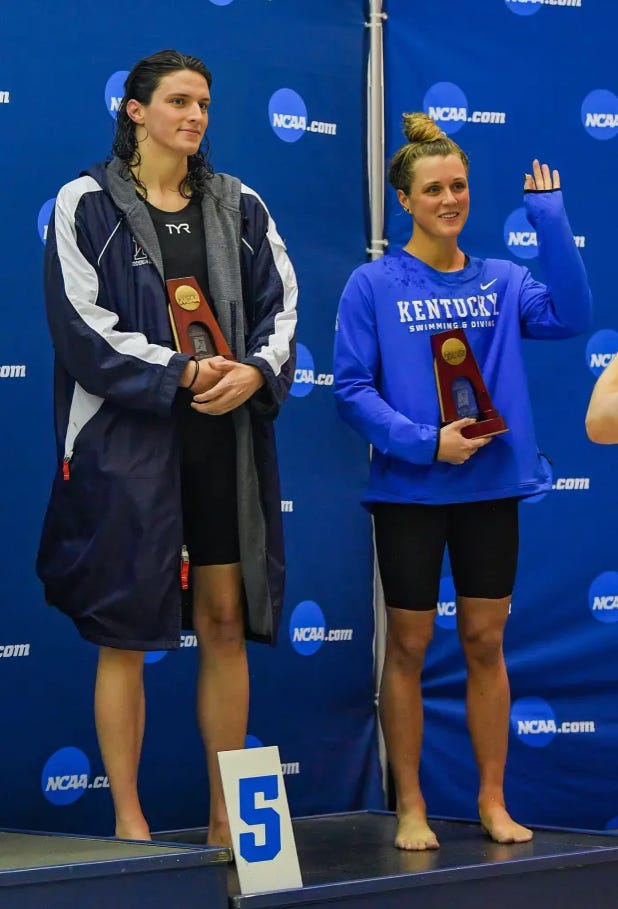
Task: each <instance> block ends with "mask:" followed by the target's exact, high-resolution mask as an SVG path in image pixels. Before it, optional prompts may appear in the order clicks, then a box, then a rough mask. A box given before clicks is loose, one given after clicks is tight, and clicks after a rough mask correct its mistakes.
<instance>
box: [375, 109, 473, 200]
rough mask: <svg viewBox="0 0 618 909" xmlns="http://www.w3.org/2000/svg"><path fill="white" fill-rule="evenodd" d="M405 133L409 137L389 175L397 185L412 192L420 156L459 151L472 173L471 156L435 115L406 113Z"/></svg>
mask: <svg viewBox="0 0 618 909" xmlns="http://www.w3.org/2000/svg"><path fill="white" fill-rule="evenodd" d="M403 133H404V135H405V137H406V139H407V140H408V141H407V142H406V143H405V145H402V146H401V148H400V149H398V151H396V152H395V154H394V155H393V157H392V158H391V163H390V168H389V172H388V179H389V181H390V184H391V186H392V187H393V188H394V189H401V190H403V192H404V193H405V194H406V195H408V193H409V192H410V189H411V187H412V183H413V181H414V165H415V164H416V162H417V161H418V160H419V158H430V157H432V156H434V155H440V156H441V157H443V158H446V157H447V156H448V155H455V156H456V157H457V158H459V160H460V161H461V162H462V164H463V166H464V167H465V169H466V174H467V173H468V167H469V163H468V156H467V155H466V153H465V152H464V151H463V150H462V149H461V148H460V147H459V145H457V143H456V142H453V140H452V139H449V137H448V136H447V135H446V133H445V132H444V131H443V130H441V129H440V127H439V126H438V125H437V123H435V121H434V120H432V119H431V117H428V116H427V114H423V113H421V112H420V111H415V112H414V113H412V114H404V115H403Z"/></svg>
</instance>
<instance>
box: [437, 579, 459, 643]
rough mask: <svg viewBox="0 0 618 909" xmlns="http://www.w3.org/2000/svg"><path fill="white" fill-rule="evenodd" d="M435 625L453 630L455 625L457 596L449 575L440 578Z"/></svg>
mask: <svg viewBox="0 0 618 909" xmlns="http://www.w3.org/2000/svg"><path fill="white" fill-rule="evenodd" d="M436 625H439V626H440V628H445V629H446V630H447V631H453V630H454V629H455V628H456V627H457V598H456V595H455V585H454V583H453V579H452V578H451V577H446V578H442V580H441V581H440V593H439V594H438V610H437V612H436Z"/></svg>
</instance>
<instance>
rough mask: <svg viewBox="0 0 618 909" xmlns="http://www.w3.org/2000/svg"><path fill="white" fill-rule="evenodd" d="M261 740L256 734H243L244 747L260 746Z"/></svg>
mask: <svg viewBox="0 0 618 909" xmlns="http://www.w3.org/2000/svg"><path fill="white" fill-rule="evenodd" d="M262 747H263V745H262V742H261V741H260V740H259V739H258V737H257V735H246V736H245V748H262Z"/></svg>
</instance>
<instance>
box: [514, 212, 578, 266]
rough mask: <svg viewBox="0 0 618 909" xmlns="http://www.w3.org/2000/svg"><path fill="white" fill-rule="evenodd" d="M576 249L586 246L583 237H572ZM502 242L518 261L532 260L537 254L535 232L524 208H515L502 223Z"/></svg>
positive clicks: (537, 247)
mask: <svg viewBox="0 0 618 909" xmlns="http://www.w3.org/2000/svg"><path fill="white" fill-rule="evenodd" d="M573 239H574V241H575V245H576V246H577V248H578V249H583V248H584V247H585V246H586V238H585V237H584V236H581V235H579V236H573ZM504 242H505V244H506V246H507V249H508V250H509V251H510V252H512V253H513V254H514V255H515V256H517V257H518V258H519V259H534V258H535V257H536V256H538V254H539V246H538V239H537V235H536V231H535V230H534V228H533V227H532V225H531V224H530V221H529V220H528V215H527V214H526V209H525V208H516V209H515V211H512V212H511V214H510V215H509V216H508V217H507V219H506V221H505V222H504Z"/></svg>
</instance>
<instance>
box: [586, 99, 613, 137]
mask: <svg viewBox="0 0 618 909" xmlns="http://www.w3.org/2000/svg"><path fill="white" fill-rule="evenodd" d="M582 123H583V125H584V129H585V130H586V132H587V133H588V134H589V135H591V136H592V138H593V139H601V141H603V140H605V139H613V138H614V136H615V135H616V133H618V98H617V97H616V95H615V94H614V93H613V92H610V91H608V90H607V89H605V88H597V89H595V90H594V91H592V92H590V93H589V94H588V95H586V97H585V98H584V101H583V103H582Z"/></svg>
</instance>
